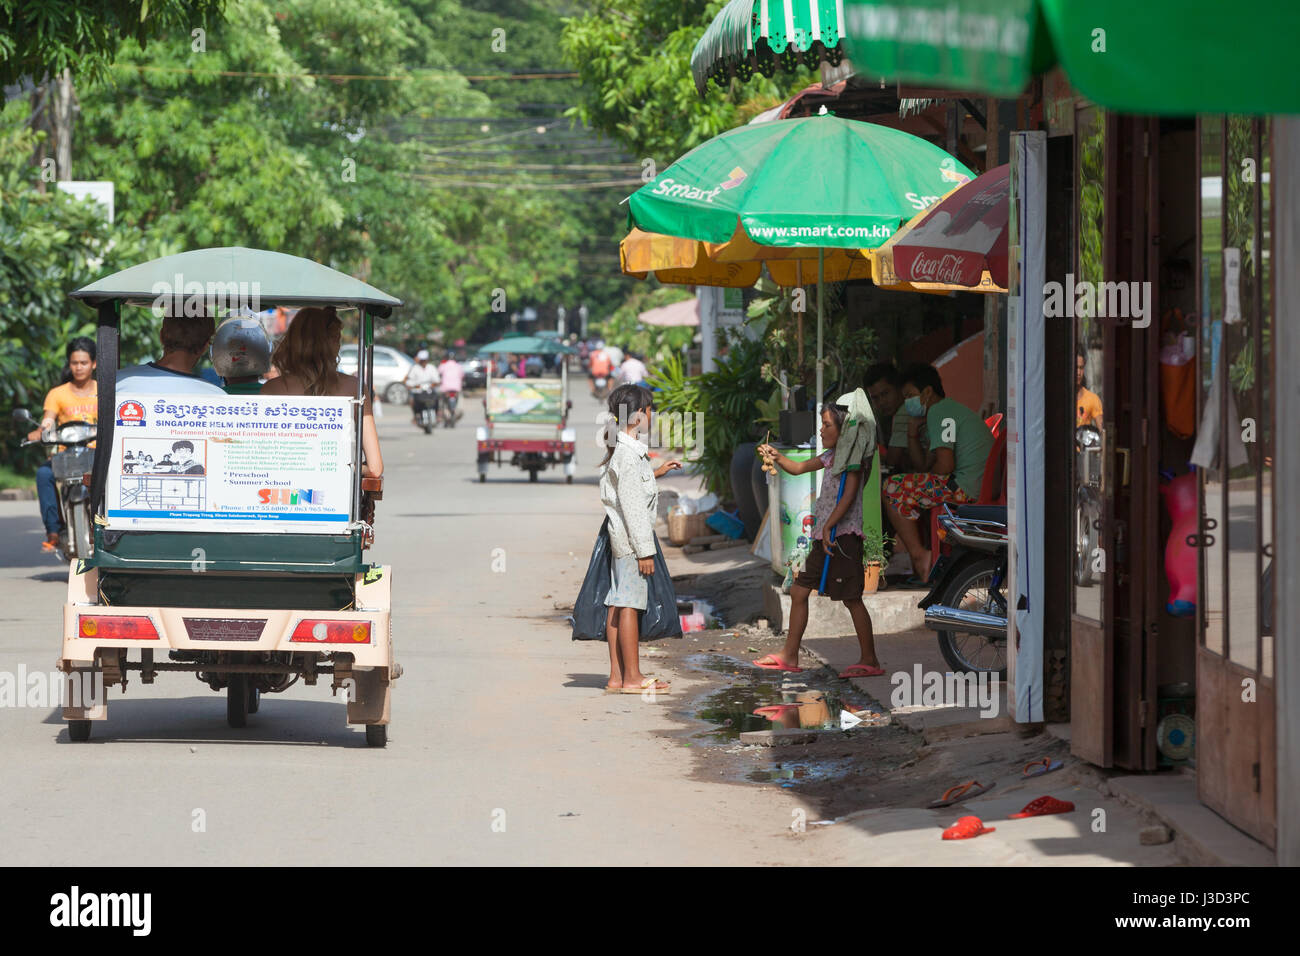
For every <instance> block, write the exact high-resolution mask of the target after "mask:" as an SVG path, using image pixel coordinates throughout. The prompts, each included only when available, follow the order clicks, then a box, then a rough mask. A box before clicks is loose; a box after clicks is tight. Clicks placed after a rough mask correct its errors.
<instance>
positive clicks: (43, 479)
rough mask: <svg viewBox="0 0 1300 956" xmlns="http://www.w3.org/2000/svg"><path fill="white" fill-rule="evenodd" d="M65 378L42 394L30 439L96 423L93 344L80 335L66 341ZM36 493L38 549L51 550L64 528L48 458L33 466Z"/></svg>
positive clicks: (97, 395) (97, 397) (47, 436)
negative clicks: (40, 530) (41, 530)
mask: <svg viewBox="0 0 1300 956" xmlns="http://www.w3.org/2000/svg"><path fill="white" fill-rule="evenodd" d="M66 355H67V359H68V369H67V379H66V380H65V381H64V382H63V384H61V385H56V386H55V387H54V388H52V389H50V390H49V392H48V393H46V396H45V413H44V415H42V417H41V427H40V428H39V429H37V430H36V431H33V432H32V433H31V434H30V435H28V436H27V437H28V438H29V439H31V440H32V441H35V440H37V439H39V438H47V439H48V438H49V437H51V432H52V431H53V430H54V429H55V428H56V427H57V426H59V425H63V424H66V423H67V422H73V421H77V422H89V423H91V424H94V423H95V420H96V418H97V417H98V414H99V391H98V389H97V388H96V386H95V343H94V342H93V341H91V340H90V339H89V338H88V337H86V336H84V335H82V336H78V337H77V338H75V339H73V340H72V341H71V342H69V343H68V348H67V352H66ZM36 494H37V497H38V498H39V499H40V506H41V521H42V522H43V523H44V525H45V541H44V542H42V544H41V550H42V551H44V552H46V553H53V552H54V551H56V550H58V547H59V535H60V534H61V533H62V532H63V530H64V523H63V517H62V515H60V514H59V498H58V493H57V491H56V489H55V485H54V471H53V470H52V469H51V468H50V463H49V461H46V462H45V463H44V464H43V465H41V466H40V467H39V468H37V469H36Z"/></svg>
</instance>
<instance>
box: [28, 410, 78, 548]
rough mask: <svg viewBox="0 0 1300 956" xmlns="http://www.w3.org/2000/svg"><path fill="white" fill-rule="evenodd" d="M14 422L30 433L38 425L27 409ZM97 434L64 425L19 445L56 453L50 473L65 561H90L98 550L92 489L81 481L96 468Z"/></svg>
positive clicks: (51, 459)
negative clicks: (39, 447) (93, 553)
mask: <svg viewBox="0 0 1300 956" xmlns="http://www.w3.org/2000/svg"><path fill="white" fill-rule="evenodd" d="M13 419H14V422H15V423H16V424H17V425H18V426H20V427H23V428H28V429H30V428H33V427H35V426H37V425H38V424H39V423H38V422H37V421H36V420H35V419H34V418H32V413H31V412H29V411H28V410H27V409H25V408H19V409H15V410H14V413H13ZM95 431H96V429H95V426H94V425H93V424H92V423H90V422H82V421H73V422H64V423H63V424H62V425H56V426H55V427H54V428H52V429H51V430H50V432H51V434H49V435H48V436H47V435H42V436H41V437H40V438H37V439H30V438H25V439H23V441H22V443H21V445H20V447H22V448H26V447H28V446H29V445H42V446H44V447H45V448H47V449H54V453H53V454H52V455H51V456H50V470H51V471H53V473H54V491H55V498H56V500H57V501H58V505H59V518H60V519H61V521H62V524H63V531H61V532H60V533H59V544H58V554H59V557H61V558H62V559H63V560H64V561H69V562H71V561H73V560H75V559H77V558H88V557H90V555H91V553H92V552H93V551H94V548H95V532H94V523H93V518H92V516H91V513H90V489H89V488H87V487H86V486H85V485H84V484H83V483H82V477H83V476H84V475H86V474H89V473H90V471H91V469H92V468H93V467H94V463H95V450H94V449H93V448H91V447H90V446H91V444H92V443H93V442H94V441H95Z"/></svg>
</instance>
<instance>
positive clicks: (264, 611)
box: [59, 248, 402, 747]
mask: <svg viewBox="0 0 1300 956" xmlns="http://www.w3.org/2000/svg"><path fill="white" fill-rule="evenodd" d="M72 297H73V298H76V299H80V300H82V301H84V302H86V303H88V304H90V305H92V306H95V307H96V309H97V310H98V325H99V331H98V344H99V368H98V372H97V374H98V385H99V441H98V444H97V446H96V450H95V457H94V463H93V471H92V472H91V474H90V475H89V476H88V480H89V484H90V497H91V507H92V511H93V514H94V516H95V517H94V523H95V528H94V536H95V547H94V551H93V554H92V555H91V556H90V557H88V558H86V559H84V560H79V561H76V562H74V563H73V564H72V566H71V567H70V569H69V575H68V599H67V603H66V605H65V607H64V616H63V651H62V654H61V659H60V664H59V668H60V670H62V671H63V672H64V673H65V675H66V680H67V687H66V696H65V698H64V701H63V703H64V707H63V716H64V719H66V720H67V721H68V735H69V737H70V738H71V739H72V740H74V741H84V740H87V739H89V737H90V728H91V721H94V720H104V719H106V718H107V699H106V696H105V691H106V689H107V688H109V687H112V686H113V685H115V684H116V685H120V686H121V687H122V688H123V690H125V688H126V684H127V677H128V674H130V673H131V672H133V671H134V672H136V673H138V674H139V677H140V681H141V683H143V684H151V683H153V682H154V680H155V679H156V678H157V676H158V674H159V673H162V672H169V671H184V672H189V673H192V674H194V675H195V676H196V677H198V679H199V680H200V681H201V682H203V683H205V684H207V685H208V686H209V687H210V688H211V689H212V690H215V691H223V690H224V691H225V694H226V720H227V722H228V723H229V725H230V726H231V727H236V728H238V727H243V726H245V724H246V722H247V720H248V715H249V714H253V713H257V712H258V708H259V704H260V700H261V695H262V694H267V693H276V692H279V691H283V690H285V689H287V688H288V687H290V686H291V685H292V684H294V683H296V682H297V681H298V680H300V679H301V680H302V681H303V683H304V684H306V685H314V684H316V682H317V681H318V680H319V679H320V677H321V676H322V675H323V676H326V677H328V678H329V679H330V681H331V687H332V690H331V692H332V693H336V692H337V691H338V690H339V689H344V690H345V691H346V696H347V721H348V723H351V724H363V725H365V728H366V743H367V744H368V745H370V746H372V747H383V746H385V745H386V744H387V740H388V726H387V725H388V722H389V717H390V696H391V691H392V682H393V681H394V680H396V678H397V677H399V676H400V674H401V667H400V665H398V664H397V663H396V662H395V661H394V659H393V646H392V634H391V625H390V594H391V587H392V575H391V572H390V569H389V568H387V567H382V566H378V565H374V564H370V563H368V562H367V561H366V560H365V558H364V556H363V552H364V550H365V548H366V547H367V546H368V545H369V543H370V541H371V539H372V538H373V528H372V524H371V521H372V520H373V502H374V501H376V500H378V499H379V498H381V497H382V491H383V479H382V478H381V477H374V478H371V477H366V478H363V477H362V471H361V464H360V463H361V458H362V437H361V435H362V432H361V426H362V401H363V396H367V397H368V396H369V395H370V394H371V382H372V381H373V370H372V362H373V344H374V340H373V324H374V318H375V317H376V316H379V317H386V316H388V315H389V314H390V313H391V312H392V309H393V308H394V307H395V306H400V305H401V304H402V303H401V301H400V300H398V299H395V298H393V297H392V296H390V295H387V294H386V293H384V292H381V291H380V290H378V289H376V288H374V287H372V286H370V285H367V284H366V283H364V282H361V281H359V280H357V279H354V278H352V277H350V276H347V275H344V274H342V273H340V272H336V271H334V270H333V269H329V268H326V267H325V266H322V265H320V264H318V263H315V262H312V261H310V260H308V259H301V258H298V257H296V256H290V255H284V254H282V253H277V252H267V251H262V250H256V249H242V248H223V249H200V250H195V251H192V252H185V253H181V254H179V255H174V256H167V257H164V258H161V259H155V260H153V261H151V262H146V263H143V264H141V265H137V266H133V267H132V268H129V269H126V270H124V271H122V272H118V273H116V274H114V275H111V276H108V277H106V278H103V279H100V280H98V281H97V282H93V283H91V284H90V285H87V286H85V287H83V288H81V289H78V290H76V291H75V292H73V293H72ZM309 305H315V306H334V307H335V308H336V309H339V310H352V309H355V310H357V311H358V312H359V323H358V325H359V348H360V353H359V354H360V361H359V362H358V374H357V378H358V380H359V389H358V393H357V395H356V396H354V397H330V396H318V397H313V396H301V397H300V396H284V395H276V396H263V395H248V394H231V395H227V396H224V397H223V396H221V395H217V394H211V395H209V394H187V395H182V394H172V395H169V394H167V389H168V385H167V384H166V383H163V384H159V385H149V386H148V388H149V389H150V391H149V392H145V391H142V390H141V388H140V386H133V388H132V389H131V390H130V391H128V392H124V393H123V394H122V395H121V396H119V395H118V393H117V389H116V372H117V369H118V343H119V332H120V328H121V323H122V320H123V311H124V310H123V307H124V306H143V307H146V310H145V311H143V312H142V313H140V312H137V313H136V314H142V315H143V316H146V317H147V316H150V314H151V313H150V311H148V309H149V308H150V307H151V308H152V315H153V316H154V317H155V318H158V317H160V316H161V315H162V314H169V315H183V316H196V315H205V316H212V317H213V318H217V319H219V318H220V316H221V315H223V314H226V313H227V312H229V311H235V310H236V309H239V308H249V307H251V308H252V310H253V311H254V312H256V311H259V310H262V309H267V308H270V307H274V306H291V307H297V306H309ZM345 314H346V313H345ZM345 327H346V323H345ZM155 389H156V391H154V390H155ZM168 452H170V453H173V454H177V455H180V456H183V457H184V459H185V461H186V462H187V464H188V467H187V468H185V469H183V470H176V469H173V470H171V471H165V470H159V469H153V468H145V469H142V468H141V467H140V466H139V464H138V463H139V462H140V461H141V460H142V459H143V458H144V457H146V456H152V457H154V458H158V457H161V455H162V454H164V453H168ZM128 456H129V459H130V460H129V463H128Z"/></svg>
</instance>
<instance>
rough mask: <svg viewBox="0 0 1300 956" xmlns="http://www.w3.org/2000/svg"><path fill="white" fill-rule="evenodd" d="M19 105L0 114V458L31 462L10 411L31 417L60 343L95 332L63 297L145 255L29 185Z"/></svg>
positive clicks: (67, 202)
mask: <svg viewBox="0 0 1300 956" xmlns="http://www.w3.org/2000/svg"><path fill="white" fill-rule="evenodd" d="M25 106H26V104H24V103H22V102H21V101H18V102H12V103H10V104H8V106H7V107H5V109H4V111H3V113H0V120H3V122H2V123H0V343H3V347H0V412H3V414H2V415H0V462H4V463H10V464H12V463H15V462H19V461H22V462H25V463H26V464H28V465H34V463H35V461H36V459H35V458H28V457H26V456H25V455H22V454H20V453H19V451H18V449H17V447H16V445H17V438H18V435H17V432H16V431H15V430H14V427H13V425H12V422H11V421H10V419H9V412H10V410H12V409H13V408H15V407H19V406H25V407H27V408H29V409H30V410H31V411H32V412H33V414H38V410H39V408H40V407H41V405H42V403H43V402H44V400H45V392H46V391H47V390H48V389H50V388H51V387H53V386H54V385H57V384H58V382H59V376H60V372H61V370H62V369H63V367H64V349H65V347H66V346H67V343H68V340H69V339H71V338H72V337H73V336H76V335H93V334H94V313H93V311H92V310H91V309H89V308H87V307H86V306H84V305H81V304H80V303H78V302H76V301H74V300H72V299H69V298H68V292H69V291H71V290H72V289H75V288H76V287H77V286H80V285H84V284H85V283H87V282H91V281H93V280H94V279H95V278H97V277H98V276H100V275H102V274H103V273H104V272H106V271H110V270H115V269H121V268H125V267H126V266H127V265H130V264H132V263H133V262H135V261H139V260H140V259H142V258H147V257H148V255H147V253H146V252H145V245H144V243H143V242H142V241H141V239H140V237H139V236H138V235H137V234H135V233H134V232H132V231H131V230H124V229H114V228H112V227H110V226H109V225H108V224H107V222H105V221H104V219H103V216H102V213H101V212H100V211H99V209H98V208H97V207H95V206H94V205H93V204H92V203H90V202H89V201H86V202H80V201H77V200H75V199H73V198H72V197H71V196H69V195H67V194H66V193H63V192H60V191H57V190H50V191H49V192H47V193H41V192H39V191H37V190H36V189H35V188H34V186H33V184H32V175H33V171H32V167H31V166H30V159H31V155H32V148H33V146H34V143H35V138H36V137H35V135H34V134H32V133H31V132H30V131H27V130H24V129H22V128H21V126H20V125H19V123H18V122H16V121H15V120H16V119H17V117H20V116H21V115H23V113H24V111H25ZM147 347H148V343H146V342H144V341H143V340H142V337H141V336H137V337H136V338H134V339H128V340H127V341H126V342H125V343H124V349H123V351H124V353H125V354H126V355H127V356H128V357H130V358H131V359H132V360H134V358H136V357H138V356H139V354H140V352H141V350H142V349H144V348H147ZM32 454H33V455H34V454H35V453H32Z"/></svg>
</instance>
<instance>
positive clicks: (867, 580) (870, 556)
mask: <svg viewBox="0 0 1300 956" xmlns="http://www.w3.org/2000/svg"><path fill="white" fill-rule="evenodd" d="M888 542H889V536H888V535H887V534H885V532H883V531H876V530H875V529H874V528H863V529H862V564H863V566H864V571H863V573H864V575H865V577H864V578H863V585H862V590H863V593H865V594H875V593H876V589H877V588H878V587H879V586H880V569H881V568H883V567H884V566H885V561H886V559H887V558H886V554H885V547H886V545H887V544H888Z"/></svg>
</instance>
